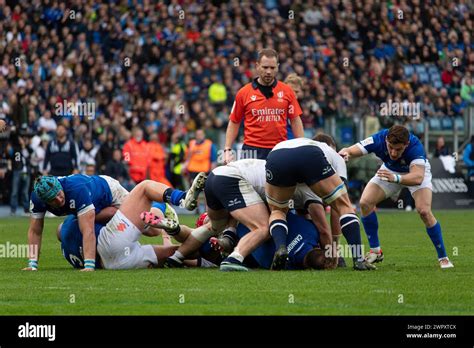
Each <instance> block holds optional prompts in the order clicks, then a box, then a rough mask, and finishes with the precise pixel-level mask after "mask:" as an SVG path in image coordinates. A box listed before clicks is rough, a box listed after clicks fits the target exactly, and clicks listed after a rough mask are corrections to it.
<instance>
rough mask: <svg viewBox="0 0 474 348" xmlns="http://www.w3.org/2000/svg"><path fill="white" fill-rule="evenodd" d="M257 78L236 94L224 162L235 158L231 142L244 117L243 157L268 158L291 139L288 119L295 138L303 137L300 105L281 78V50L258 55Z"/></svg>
mask: <svg viewBox="0 0 474 348" xmlns="http://www.w3.org/2000/svg"><path fill="white" fill-rule="evenodd" d="M256 66H257V73H258V77H257V78H256V79H254V80H253V81H252V82H251V83H248V84H246V85H245V86H244V87H242V88H241V89H240V90H239V91H238V92H237V95H236V97H235V101H234V105H233V106H232V111H231V113H230V117H229V124H228V126H227V132H226V139H225V148H224V162H225V163H226V164H227V163H229V162H230V161H232V159H233V158H232V145H233V143H234V141H235V139H236V137H237V135H238V133H239V128H240V123H241V122H242V120H244V145H243V147H242V150H243V151H242V152H243V155H244V156H242V157H244V158H258V159H266V158H267V156H268V154H269V153H270V151H271V150H272V149H273V147H274V146H275V145H276V144H278V143H279V142H281V141H284V140H287V139H288V120H290V126H291V130H292V131H293V134H294V136H295V137H296V138H298V137H303V136H304V131H303V123H302V122H301V118H300V116H301V114H302V111H301V107H300V105H299V104H298V101H297V99H296V96H295V93H294V92H293V90H292V89H291V87H290V86H288V85H287V84H285V83H283V82H280V81H278V80H277V79H276V78H275V76H276V74H277V72H278V53H277V52H276V51H275V50H273V49H268V48H266V49H262V50H261V51H260V52H259V53H258V58H257V65H256Z"/></svg>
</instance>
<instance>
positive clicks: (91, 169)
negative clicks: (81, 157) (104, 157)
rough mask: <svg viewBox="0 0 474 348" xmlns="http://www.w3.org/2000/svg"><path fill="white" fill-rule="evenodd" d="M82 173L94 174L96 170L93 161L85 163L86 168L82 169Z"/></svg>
mask: <svg viewBox="0 0 474 348" xmlns="http://www.w3.org/2000/svg"><path fill="white" fill-rule="evenodd" d="M82 174H85V175H89V176H92V175H96V174H97V170H96V167H95V164H93V163H88V164H86V168H85V170H84V173H82Z"/></svg>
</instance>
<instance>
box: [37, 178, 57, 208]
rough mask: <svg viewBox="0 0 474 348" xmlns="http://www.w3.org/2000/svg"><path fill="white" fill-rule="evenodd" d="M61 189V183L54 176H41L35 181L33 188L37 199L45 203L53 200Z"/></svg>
mask: <svg viewBox="0 0 474 348" xmlns="http://www.w3.org/2000/svg"><path fill="white" fill-rule="evenodd" d="M62 189H63V187H62V186H61V183H60V182H59V180H58V178H56V177H55V176H41V177H39V178H38V179H37V180H36V182H35V186H34V191H35V192H36V194H37V195H38V197H39V199H41V200H42V201H43V202H45V203H46V202H49V201H51V200H53V199H54V198H55V197H56V196H57V195H58V193H59V191H61V190H62Z"/></svg>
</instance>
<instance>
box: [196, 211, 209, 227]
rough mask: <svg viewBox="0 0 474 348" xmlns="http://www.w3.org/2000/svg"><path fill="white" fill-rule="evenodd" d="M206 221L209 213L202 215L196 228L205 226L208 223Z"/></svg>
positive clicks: (197, 221)
mask: <svg viewBox="0 0 474 348" xmlns="http://www.w3.org/2000/svg"><path fill="white" fill-rule="evenodd" d="M206 219H207V213H202V214H201V215H200V216H199V217H198V219H197V220H196V227H201V226H202V225H204V223H205V222H206V221H205V220H206Z"/></svg>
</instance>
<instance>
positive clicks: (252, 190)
mask: <svg viewBox="0 0 474 348" xmlns="http://www.w3.org/2000/svg"><path fill="white" fill-rule="evenodd" d="M321 146H322V147H324V148H325V149H326V151H328V152H329V151H332V153H333V156H332V157H331V158H336V159H337V160H339V161H340V162H339V163H342V167H343V168H345V163H344V161H343V160H342V158H341V156H339V155H338V154H337V153H336V152H335V151H334V150H332V149H330V148H329V146H327V145H325V144H321ZM344 173H345V172H344ZM343 175H345V174H343ZM304 186H305V185H301V187H298V188H297V190H296V191H297V192H299V191H300V190H301V191H302V192H301V193H300V194H298V195H297V196H298V197H301V199H302V200H304V201H302V203H300V205H303V204H304V203H303V202H309V203H311V202H313V201H314V199H319V198H318V197H317V196H316V198H315V195H314V194H313V193H312V192H311V195H310V197H309V198H308V194H306V193H305V192H304ZM264 190H265V161H264V160H257V159H245V160H240V161H236V162H231V163H230V164H229V165H227V166H223V167H219V168H216V169H214V170H213V172H212V173H211V175H210V176H209V178H208V179H207V181H206V185H205V190H204V191H205V194H206V201H207V209H208V212H209V217H210V218H211V224H212V226H213V227H212V229H211V230H199V233H198V231H197V230H196V231H193V234H192V235H191V237H190V238H188V239H187V240H186V242H184V243H183V244H182V245H181V246H180V248H179V249H178V251H177V252H176V253H175V254H174V255H173V256H172V257H171V258H170V260H168V261H167V263H166V264H165V265H166V266H168V267H182V261H183V260H184V259H186V258H188V256H189V255H192V254H193V253H194V252H196V251H197V250H198V249H199V248H200V246H201V245H202V244H203V243H204V242H205V241H206V240H207V239H208V238H209V237H210V236H217V235H220V234H222V235H223V236H222V238H219V239H218V240H217V243H218V244H220V246H221V247H222V248H223V250H224V251H225V252H226V253H231V254H230V255H229V256H228V257H227V258H226V259H225V260H224V261H223V262H222V263H221V267H220V268H221V270H223V271H230V270H233V271H246V270H247V268H246V267H245V266H244V265H243V264H242V261H243V259H244V258H245V257H247V256H248V255H250V253H251V252H252V251H253V250H255V249H256V248H257V247H258V246H259V245H260V244H262V243H263V242H264V241H265V240H267V239H269V237H270V236H269V233H268V225H267V223H268V208H267V206H266V204H265V197H264ZM308 190H309V189H308V188H307V187H306V191H308ZM295 196H296V194H295ZM297 204H298V202H297ZM314 210H317V209H314ZM318 218H319V216H318ZM321 219H322V220H323V221H322V222H323V223H322V224H321V225H322V226H327V223H326V217H325V214H324V210H322V218H321ZM236 222H240V223H243V224H244V225H246V226H249V227H250V228H251V230H252V233H249V234H247V235H246V236H245V237H244V238H242V239H241V240H240V241H239V242H238V244H237V243H236V235H235V223H236ZM224 228H225V229H224ZM223 230H224V231H223ZM221 231H223V232H222V233H221ZM324 231H325V232H326V234H327V235H325V240H326V241H327V242H328V244H329V247H331V245H330V240H331V231H330V229H329V227H327V228H325V229H324ZM349 240H350V239H349ZM180 241H181V240H180ZM213 242H214V243H215V242H216V241H213ZM359 242H360V236H359ZM236 244H237V246H236ZM235 246H236V247H235ZM234 247H235V249H234ZM357 248H360V244H359V245H357V246H354V250H355V249H357Z"/></svg>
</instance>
